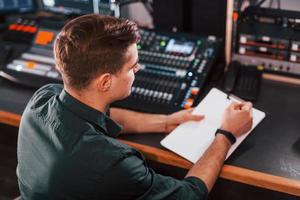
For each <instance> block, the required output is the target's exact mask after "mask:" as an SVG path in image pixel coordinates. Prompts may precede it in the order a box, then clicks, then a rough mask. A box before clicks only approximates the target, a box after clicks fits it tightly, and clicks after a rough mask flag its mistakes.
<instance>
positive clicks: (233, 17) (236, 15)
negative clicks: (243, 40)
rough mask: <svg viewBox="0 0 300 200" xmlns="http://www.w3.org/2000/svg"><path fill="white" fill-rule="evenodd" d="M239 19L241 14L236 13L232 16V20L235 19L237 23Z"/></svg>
mask: <svg viewBox="0 0 300 200" xmlns="http://www.w3.org/2000/svg"><path fill="white" fill-rule="evenodd" d="M238 18H239V14H238V13H237V12H234V13H233V14H232V19H233V21H237V20H238Z"/></svg>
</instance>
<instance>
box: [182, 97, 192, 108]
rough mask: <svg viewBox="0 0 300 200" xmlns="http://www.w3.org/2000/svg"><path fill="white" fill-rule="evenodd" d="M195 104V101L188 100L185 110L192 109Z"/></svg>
mask: <svg viewBox="0 0 300 200" xmlns="http://www.w3.org/2000/svg"><path fill="white" fill-rule="evenodd" d="M193 102H194V99H187V101H186V103H185V104H184V108H185V109H189V108H191V107H192V105H193Z"/></svg>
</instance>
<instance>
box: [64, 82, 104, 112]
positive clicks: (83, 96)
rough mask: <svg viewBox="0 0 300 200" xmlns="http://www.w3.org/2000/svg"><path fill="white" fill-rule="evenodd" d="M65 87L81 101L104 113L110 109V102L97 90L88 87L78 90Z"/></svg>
mask: <svg viewBox="0 0 300 200" xmlns="http://www.w3.org/2000/svg"><path fill="white" fill-rule="evenodd" d="M64 89H65V90H66V91H67V92H68V93H69V94H70V95H71V96H72V97H74V98H75V99H77V100H78V101H80V102H81V103H83V104H85V105H88V106H89V107H92V108H94V109H96V110H98V111H100V112H102V113H105V112H106V111H107V109H108V106H109V103H107V102H106V101H105V99H104V98H101V97H99V96H98V95H97V93H96V92H93V91H89V90H88V89H84V90H77V89H73V88H70V87H67V86H66V85H65V86H64Z"/></svg>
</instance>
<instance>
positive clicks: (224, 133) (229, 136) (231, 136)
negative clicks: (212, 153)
mask: <svg viewBox="0 0 300 200" xmlns="http://www.w3.org/2000/svg"><path fill="white" fill-rule="evenodd" d="M218 133H219V134H223V135H225V136H226V138H227V139H228V140H229V141H230V143H231V144H234V143H235V142H236V138H235V136H234V135H233V134H232V133H231V132H229V131H225V130H223V129H217V131H216V133H215V135H217V134H218Z"/></svg>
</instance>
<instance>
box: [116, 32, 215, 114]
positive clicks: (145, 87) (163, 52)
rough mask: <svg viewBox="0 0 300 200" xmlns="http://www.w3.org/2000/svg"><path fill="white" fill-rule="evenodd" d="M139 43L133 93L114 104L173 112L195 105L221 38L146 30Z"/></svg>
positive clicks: (136, 108)
mask: <svg viewBox="0 0 300 200" xmlns="http://www.w3.org/2000/svg"><path fill="white" fill-rule="evenodd" d="M137 46H138V52H139V60H140V65H141V70H140V71H139V72H138V73H137V74H136V79H135V81H134V83H133V87H132V91H131V95H130V96H129V97H128V98H127V99H125V100H122V101H119V102H116V103H115V104H114V105H116V106H120V107H126V108H130V109H134V110H139V111H145V112H152V113H170V112H174V111H176V110H180V109H182V108H190V107H192V106H193V105H194V103H195V101H196V100H197V98H198V97H199V94H200V92H201V90H202V89H203V87H204V85H205V81H206V80H207V76H208V75H209V73H210V71H211V69H212V66H213V64H214V63H215V61H216V59H217V55H218V49H219V46H220V40H219V39H217V38H216V37H213V36H208V37H199V36H197V37H195V36H191V35H183V34H182V35H181V34H178V33H176V34H172V33H162V32H157V31H152V30H146V29H143V30H141V41H140V43H139V44H138V45H137Z"/></svg>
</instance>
